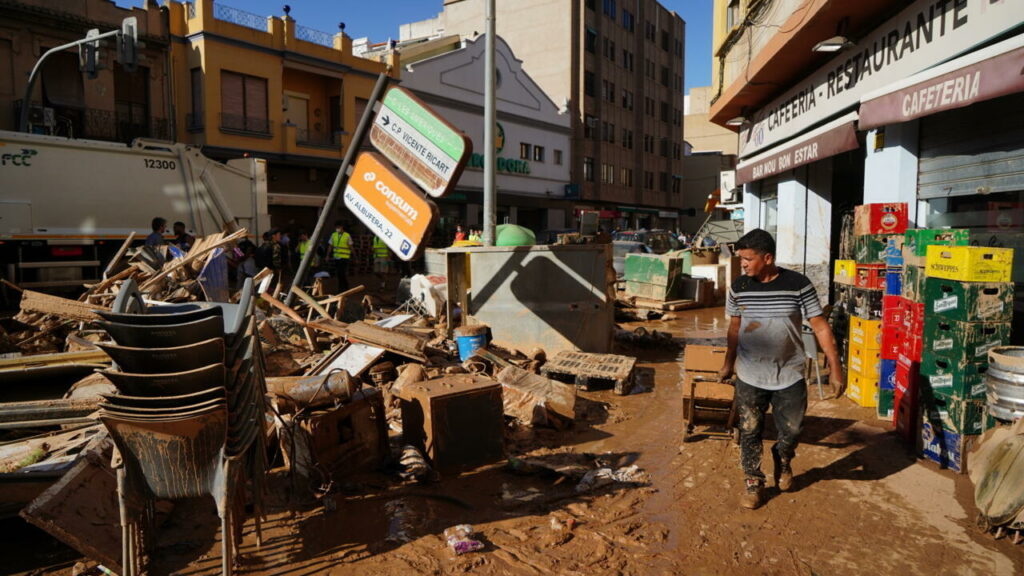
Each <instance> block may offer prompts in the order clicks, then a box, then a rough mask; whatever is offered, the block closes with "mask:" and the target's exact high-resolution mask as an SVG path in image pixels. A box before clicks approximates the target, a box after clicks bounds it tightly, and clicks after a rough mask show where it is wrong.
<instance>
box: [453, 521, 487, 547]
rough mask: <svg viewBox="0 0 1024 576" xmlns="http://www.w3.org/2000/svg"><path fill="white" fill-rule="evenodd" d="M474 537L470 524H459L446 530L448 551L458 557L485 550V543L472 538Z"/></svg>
mask: <svg viewBox="0 0 1024 576" xmlns="http://www.w3.org/2000/svg"><path fill="white" fill-rule="evenodd" d="M472 535H473V527H472V526H470V525H469V524H459V525H458V526H452V527H451V528H446V529H445V531H444V538H445V540H446V541H447V542H448V549H449V550H451V551H452V552H454V553H455V554H456V555H461V554H465V553H467V552H475V551H477V550H481V549H483V547H484V544H483V542H481V541H479V540H474V539H472V538H470V536H472Z"/></svg>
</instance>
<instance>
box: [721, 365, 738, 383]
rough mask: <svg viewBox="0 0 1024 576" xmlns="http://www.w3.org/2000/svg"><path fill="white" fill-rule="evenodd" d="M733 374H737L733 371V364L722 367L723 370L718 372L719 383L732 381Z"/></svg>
mask: <svg viewBox="0 0 1024 576" xmlns="http://www.w3.org/2000/svg"><path fill="white" fill-rule="evenodd" d="M733 372H735V370H734V369H733V367H732V365H731V364H726V365H725V366H722V369H721V370H719V371H718V381H719V382H726V381H728V380H732V375H733Z"/></svg>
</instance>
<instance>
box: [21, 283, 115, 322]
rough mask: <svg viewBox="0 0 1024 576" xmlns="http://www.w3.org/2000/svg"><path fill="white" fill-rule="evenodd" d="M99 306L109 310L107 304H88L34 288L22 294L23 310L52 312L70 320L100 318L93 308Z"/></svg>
mask: <svg viewBox="0 0 1024 576" xmlns="http://www.w3.org/2000/svg"><path fill="white" fill-rule="evenodd" d="M97 308H99V309H103V310H109V308H107V307H106V306H97V305H95V304H87V303H85V302H79V301H77V300H71V299H68V298H61V297H60V296H51V295H49V294H43V293H41V292H35V291H33V290H25V291H24V292H22V294H21V309H22V310H25V311H28V312H38V313H40V314H52V315H54V316H59V317H61V318H67V319H70V320H80V321H83V322H91V321H93V320H99V319H100V317H99V315H98V314H96V313H95V312H93V310H94V309H97Z"/></svg>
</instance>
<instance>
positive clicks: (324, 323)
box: [309, 318, 348, 337]
mask: <svg viewBox="0 0 1024 576" xmlns="http://www.w3.org/2000/svg"><path fill="white" fill-rule="evenodd" d="M309 327H310V328H313V329H314V330H319V331H321V332H327V333H328V334H332V335H334V336H342V337H348V324H345V323H344V322H341V321H340V320H335V319H333V318H321V319H320V320H314V321H312V322H310V323H309Z"/></svg>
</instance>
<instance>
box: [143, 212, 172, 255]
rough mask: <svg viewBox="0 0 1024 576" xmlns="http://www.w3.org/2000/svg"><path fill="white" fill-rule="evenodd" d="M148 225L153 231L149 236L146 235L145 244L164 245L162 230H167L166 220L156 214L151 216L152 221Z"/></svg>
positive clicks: (152, 245) (154, 246)
mask: <svg viewBox="0 0 1024 576" xmlns="http://www.w3.org/2000/svg"><path fill="white" fill-rule="evenodd" d="M150 227H151V228H153V232H152V233H150V235H149V236H146V246H151V247H153V248H156V247H157V246H163V245H164V232H167V220H164V219H163V218H161V217H159V216H157V217H156V218H153V222H152V223H150Z"/></svg>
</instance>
